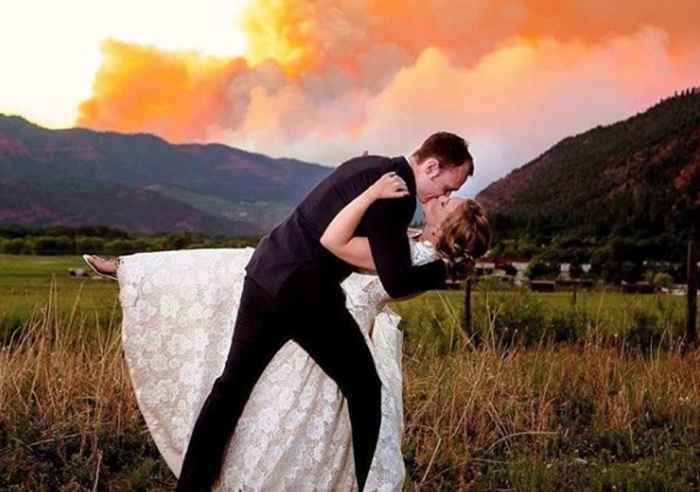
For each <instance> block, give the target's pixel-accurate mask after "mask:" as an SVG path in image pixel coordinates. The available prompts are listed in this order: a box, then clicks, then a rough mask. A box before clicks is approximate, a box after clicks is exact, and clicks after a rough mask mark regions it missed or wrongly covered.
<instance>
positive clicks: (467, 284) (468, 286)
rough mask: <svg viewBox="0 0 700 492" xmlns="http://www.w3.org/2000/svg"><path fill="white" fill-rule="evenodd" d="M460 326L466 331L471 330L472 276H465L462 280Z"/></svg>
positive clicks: (469, 331)
mask: <svg viewBox="0 0 700 492" xmlns="http://www.w3.org/2000/svg"><path fill="white" fill-rule="evenodd" d="M462 328H464V331H465V332H466V333H467V335H470V334H471V331H472V278H471V276H469V277H467V279H466V280H465V281H464V323H463V326H462Z"/></svg>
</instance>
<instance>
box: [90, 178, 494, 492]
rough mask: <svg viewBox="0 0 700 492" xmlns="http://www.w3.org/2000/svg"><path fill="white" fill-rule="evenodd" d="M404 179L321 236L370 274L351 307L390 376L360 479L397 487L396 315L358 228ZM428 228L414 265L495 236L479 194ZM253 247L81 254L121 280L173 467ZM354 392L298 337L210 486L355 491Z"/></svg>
mask: <svg viewBox="0 0 700 492" xmlns="http://www.w3.org/2000/svg"><path fill="white" fill-rule="evenodd" d="M404 190H405V183H403V182H402V181H401V178H399V177H398V176H396V175H393V176H392V175H389V174H387V175H384V176H382V177H381V178H380V179H379V180H378V181H377V182H375V183H374V184H373V185H372V186H370V187H369V188H368V189H367V190H365V192H363V193H362V194H360V195H359V196H358V197H357V198H355V199H354V200H353V201H352V202H350V203H348V205H346V206H345V208H344V209H343V210H341V212H340V213H339V214H338V215H337V216H336V217H335V218H334V219H333V221H332V222H331V223H330V225H329V226H328V228H327V229H326V231H325V232H324V234H323V237H322V238H321V242H322V244H323V245H324V246H325V247H326V248H328V249H329V250H330V251H331V252H332V253H334V254H335V255H336V256H338V257H340V258H341V259H343V260H345V261H347V262H348V263H351V264H353V265H355V266H357V267H358V268H359V269H362V270H363V271H364V272H365V273H354V274H352V275H350V277H348V278H347V279H346V280H345V281H344V282H343V283H342V287H343V290H344V291H345V294H346V299H347V301H346V303H347V307H348V310H349V311H350V313H351V314H352V316H353V317H354V318H355V320H356V321H357V324H358V326H359V327H360V329H361V330H362V333H363V335H364V337H365V341H366V342H367V345H368V347H369V349H370V352H371V354H372V357H373V358H374V362H375V365H376V368H377V372H378V374H379V377H380V380H381V382H382V401H381V413H382V420H381V424H380V431H379V440H378V442H377V448H376V452H375V454H374V458H373V461H372V465H371V468H370V471H369V475H368V477H367V482H366V486H365V490H372V491H374V490H380V491H400V490H401V489H402V486H403V481H404V478H405V467H404V462H403V457H402V454H401V439H402V436H403V407H402V387H401V385H402V378H401V349H402V343H403V335H402V332H401V330H400V329H399V328H398V324H399V321H400V317H399V316H398V315H397V314H396V313H395V312H394V311H392V310H391V309H390V308H389V307H388V306H387V302H388V301H390V300H391V299H390V298H389V296H388V295H387V293H386V291H385V290H384V288H383V287H382V285H381V282H380V280H379V278H378V277H377V276H376V274H375V275H373V274H372V270H373V267H374V263H373V261H372V255H371V253H370V251H369V245H368V242H367V238H362V237H353V233H354V231H355V228H356V227H357V225H358V224H359V222H360V220H361V219H362V216H363V215H364V213H365V211H366V210H367V208H369V206H370V205H371V204H372V203H373V202H374V201H376V200H379V199H391V198H397V197H401V196H404V194H405V191H404ZM425 218H426V226H425V228H424V229H423V231H422V232H421V233H420V235H418V236H417V237H415V238H411V239H407V240H409V241H410V245H411V256H412V260H413V263H414V264H422V263H427V262H429V261H433V260H435V259H436V258H440V257H442V258H448V257H449V258H450V259H451V260H452V261H455V259H457V260H458V261H459V260H461V261H465V262H467V263H468V265H467V268H469V267H473V262H474V261H475V259H476V258H477V257H479V256H481V255H483V254H484V253H485V251H486V249H487V248H488V245H489V241H490V232H489V224H488V221H487V220H486V217H485V214H484V212H483V210H482V208H481V207H480V206H479V204H478V203H477V202H475V201H473V200H464V199H459V198H449V197H442V198H438V199H434V200H431V201H430V202H428V203H427V204H425ZM252 252H253V248H219V249H191V250H177V251H161V252H149V253H136V254H132V255H125V256H121V257H118V258H116V259H112V260H110V259H108V258H104V257H100V256H96V255H84V258H85V260H86V262H87V263H88V264H89V265H90V267H91V268H93V269H94V270H95V271H96V272H97V273H98V274H100V275H103V276H107V277H110V278H113V279H116V280H118V281H119V286H120V292H119V299H120V303H121V306H122V311H123V321H122V340H123V347H124V355H125V358H126V362H127V365H128V368H129V373H130V376H131V380H132V383H133V388H134V390H135V393H136V399H137V402H138V405H139V408H140V410H141V412H142V414H143V416H144V419H145V421H146V424H147V426H148V429H149V431H150V433H151V435H152V437H153V440H154V441H155V443H156V446H157V447H158V449H159V451H160V452H161V454H162V455H163V458H164V459H165V461H166V463H167V464H168V466H169V467H170V469H171V470H172V471H173V473H174V474H175V475H176V476H178V475H179V472H180V468H181V466H182V460H183V457H184V453H185V451H186V448H187V444H188V442H189V438H190V433H191V431H192V427H193V426H194V422H195V420H196V418H197V415H198V414H199V410H200V408H201V406H202V405H203V403H204V400H205V399H206V397H207V395H208V394H209V391H210V389H211V386H212V384H213V382H214V380H215V379H216V378H217V376H218V375H219V374H221V371H222V369H223V367H224V363H225V361H226V357H227V354H228V349H229V343H230V340H231V339H232V335H233V333H232V332H233V327H234V324H235V319H236V311H237V308H238V302H239V298H240V295H241V289H242V286H243V279H244V276H245V271H244V267H245V265H246V264H247V263H248V261H249V259H250V256H251V255H252ZM347 411H348V410H347V403H346V401H345V399H344V397H343V395H342V393H341V392H340V390H339V389H338V387H337V385H336V384H335V382H334V381H333V380H332V379H331V378H330V377H328V376H327V375H326V374H325V373H324V372H323V370H322V369H321V368H320V367H319V366H318V365H317V364H316V363H315V362H314V360H313V359H312V358H311V357H310V356H309V355H308V354H307V353H306V352H305V351H304V350H303V349H302V348H301V347H299V346H298V345H297V344H296V343H295V342H293V341H289V342H288V343H287V344H285V345H284V346H283V347H282V348H281V349H280V350H279V351H278V352H277V354H276V355H275V357H274V358H273V360H272V361H271V362H270V364H269V365H268V366H267V368H266V369H265V371H264V373H263V375H262V377H261V378H260V379H259V380H258V382H257V384H256V385H255V388H254V389H253V392H252V394H251V396H250V398H249V400H248V402H247V404H246V406H245V408H244V411H243V414H242V416H241V418H240V420H239V422H238V425H237V426H236V431H235V434H234V436H233V438H232V439H231V441H230V443H229V446H228V448H227V450H226V452H225V457H224V461H223V464H222V468H221V474H220V476H219V478H218V480H217V482H216V483H215V487H214V488H215V490H235V491H238V490H245V491H250V490H256V491H257V490H264V491H272V490H295V491H305V490H309V491H312V490H313V491H317V490H321V491H327V490H343V491H346V490H347V491H349V490H353V491H354V490H357V489H358V486H357V482H356V477H355V467H354V461H353V453H352V433H351V429H350V419H349V416H348V413H347Z"/></svg>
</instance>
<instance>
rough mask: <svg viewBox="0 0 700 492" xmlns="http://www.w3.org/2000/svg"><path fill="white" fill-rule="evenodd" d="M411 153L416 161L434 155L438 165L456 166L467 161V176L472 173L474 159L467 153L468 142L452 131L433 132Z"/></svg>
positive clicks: (421, 160)
mask: <svg viewBox="0 0 700 492" xmlns="http://www.w3.org/2000/svg"><path fill="white" fill-rule="evenodd" d="M413 155H414V156H415V157H416V159H418V162H423V161H424V160H425V159H428V158H429V157H434V158H435V159H437V160H438V162H439V163H440V167H457V166H461V165H462V164H464V163H465V162H467V165H468V166H470V168H469V169H470V170H469V176H472V175H473V174H474V159H473V158H472V155H471V154H470V153H469V144H467V142H466V141H465V140H464V139H463V138H462V137H460V136H459V135H455V134H454V133H449V132H437V133H433V134H432V135H430V136H429V137H428V138H427V139H426V141H425V142H423V144H422V145H421V146H420V148H419V149H418V150H416V151H415V152H414V153H413Z"/></svg>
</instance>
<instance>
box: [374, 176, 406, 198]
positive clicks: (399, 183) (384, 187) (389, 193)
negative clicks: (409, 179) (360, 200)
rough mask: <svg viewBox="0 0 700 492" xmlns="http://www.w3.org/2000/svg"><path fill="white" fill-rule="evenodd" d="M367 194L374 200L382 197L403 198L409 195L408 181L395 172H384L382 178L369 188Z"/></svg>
mask: <svg viewBox="0 0 700 492" xmlns="http://www.w3.org/2000/svg"><path fill="white" fill-rule="evenodd" d="M366 192H367V194H368V195H369V196H370V197H371V198H372V200H379V199H381V198H402V197H404V196H407V195H408V187H407V186H406V182H405V181H404V180H403V178H401V177H400V176H399V175H398V174H396V173H395V172H389V173H386V174H383V175H382V177H381V178H379V179H378V180H377V181H375V182H374V183H372V185H371V186H370V187H369V188H367V191H366Z"/></svg>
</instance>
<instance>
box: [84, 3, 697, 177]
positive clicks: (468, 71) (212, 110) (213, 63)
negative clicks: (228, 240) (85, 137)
mask: <svg viewBox="0 0 700 492" xmlns="http://www.w3.org/2000/svg"><path fill="white" fill-rule="evenodd" d="M698 18H700V2H698V1H697V0H678V1H677V2H675V3H674V5H673V8H659V7H658V2H656V1H652V0H635V1H631V0H629V1H626V2H610V1H609V0H568V1H565V2H551V1H549V0H472V1H470V2H454V1H453V0H365V1H363V2H357V1H355V0H314V1H312V0H257V2H254V3H253V4H251V6H250V8H249V10H248V12H247V13H246V15H245V17H244V21H243V26H242V27H243V28H244V29H245V32H246V33H247V35H248V47H249V48H248V49H249V52H248V53H247V54H246V57H245V59H242V58H236V59H228V60H227V59H215V58H208V57H204V56H201V55H197V54H195V53H166V52H162V51H158V50H156V49H152V48H146V47H141V46H135V45H130V44H126V43H121V42H118V41H114V40H110V41H106V42H105V44H104V46H103V52H104V61H103V65H102V67H101V69H100V70H99V72H98V73H97V74H96V78H95V84H94V94H93V96H92V97H91V98H90V99H88V100H87V101H85V102H84V103H83V104H82V105H81V106H80V118H79V120H78V122H77V123H78V124H79V125H81V126H87V127H92V128H97V129H109V130H116V131H122V132H153V133H156V134H158V135H160V136H162V137H164V138H166V139H168V140H171V141H176V142H183V141H193V140H194V141H219V142H225V143H228V144H230V145H234V146H239V147H245V148H248V149H251V150H257V151H261V152H265V153H269V154H276V155H286V156H295V157H299V158H303V159H309V160H314V161H317V162H325V163H328V164H335V163H337V162H340V161H341V160H343V159H344V158H347V157H349V156H352V155H355V154H357V153H358V152H361V151H364V150H370V152H382V153H391V152H407V151H410V150H412V149H413V147H414V146H415V144H418V143H419V140H420V139H421V138H422V137H424V136H425V135H426V134H427V133H429V132H430V131H433V130H435V129H451V130H453V131H457V132H460V133H462V134H464V135H465V136H467V137H471V138H470V139H471V140H473V141H474V145H475V146H476V155H477V156H479V153H480V152H479V146H481V149H482V151H481V155H482V156H483V159H485V160H489V159H490V160H492V161H493V163H492V164H490V165H489V166H485V167H482V168H481V169H482V174H481V176H488V172H491V173H492V174H493V175H494V176H497V175H499V174H500V175H502V174H503V173H504V172H505V171H507V170H508V167H509V166H510V167H512V166H514V165H517V164H522V163H523V162H524V161H525V160H526V159H528V158H532V157H534V156H535V155H536V153H537V152H541V151H543V150H545V148H546V147H547V146H548V145H551V144H553V143H555V142H556V139H558V138H562V137H564V136H566V135H567V134H569V133H571V132H576V131H583V130H585V129H586V128H588V127H590V126H595V125H596V124H605V123H607V122H610V121H614V120H615V119H619V118H623V117H625V116H628V115H629V114H631V113H634V112H636V111H639V110H641V109H644V107H646V106H648V105H650V104H653V103H654V102H656V101H657V100H658V99H659V98H660V97H665V96H667V95H669V94H671V93H672V92H673V90H676V89H682V88H684V87H688V86H691V85H697V83H698V81H699V80H700V68H699V67H700V30H699V29H697V28H696V20H697V19H698ZM567 132H568V133H567ZM486 167H488V169H490V171H488V170H487V171H486V173H485V171H484V169H485V168H486ZM484 173H485V174H484Z"/></svg>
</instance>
